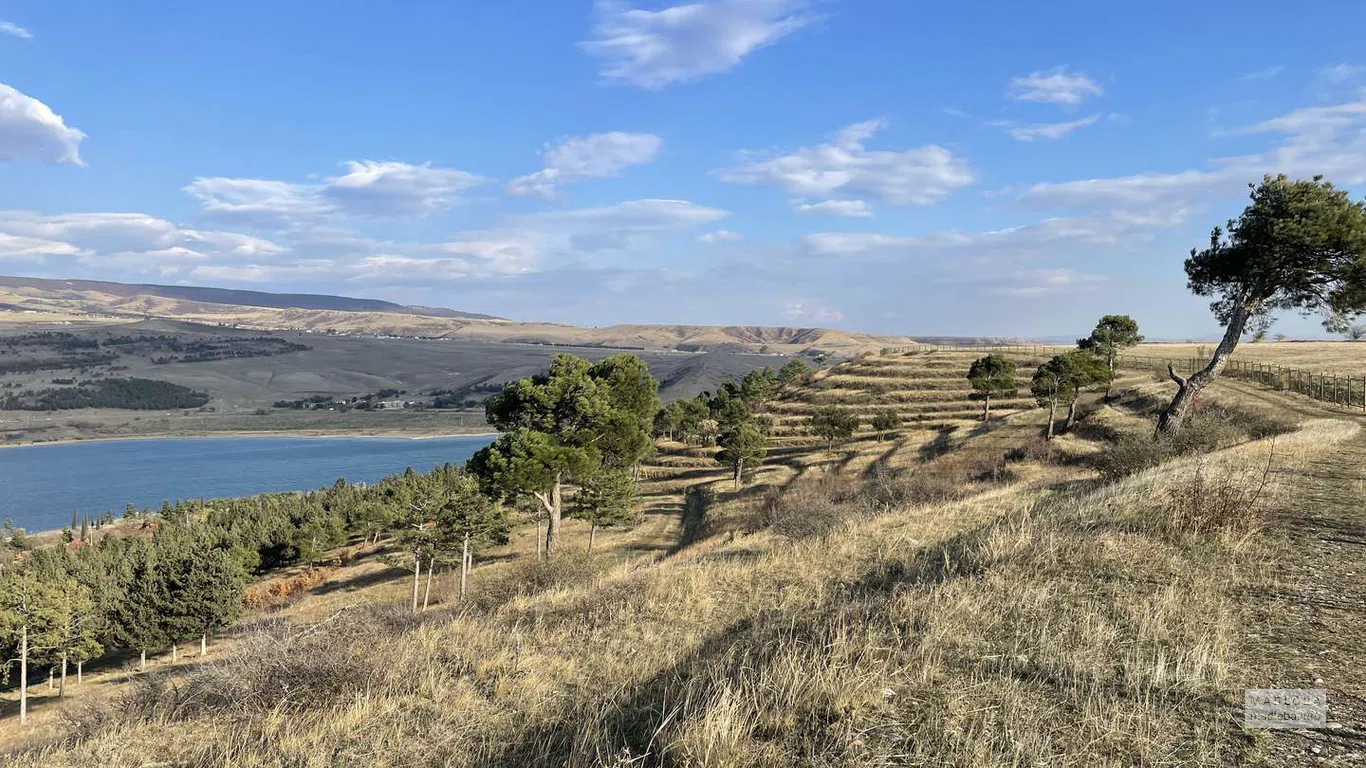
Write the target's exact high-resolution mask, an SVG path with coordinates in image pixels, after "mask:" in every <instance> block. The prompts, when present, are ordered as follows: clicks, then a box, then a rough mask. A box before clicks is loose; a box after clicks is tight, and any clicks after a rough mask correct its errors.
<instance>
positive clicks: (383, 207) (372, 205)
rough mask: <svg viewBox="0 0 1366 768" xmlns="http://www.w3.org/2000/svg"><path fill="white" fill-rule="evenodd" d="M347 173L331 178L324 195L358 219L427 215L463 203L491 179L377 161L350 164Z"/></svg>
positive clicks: (324, 188)
mask: <svg viewBox="0 0 1366 768" xmlns="http://www.w3.org/2000/svg"><path fill="white" fill-rule="evenodd" d="M344 165H345V167H346V169H347V171H346V173H345V174H344V175H342V176H335V177H332V178H330V179H327V181H326V183H324V185H323V187H322V196H323V197H324V198H326V199H327V200H329V201H331V202H332V203H333V204H335V205H336V206H337V208H338V209H340V210H341V211H342V212H344V213H348V214H352V215H356V216H425V215H427V214H429V213H433V212H435V211H438V210H441V209H443V208H449V207H451V206H453V205H456V204H458V203H460V202H461V195H462V194H463V193H464V192H466V191H468V190H470V189H473V188H475V187H478V186H480V185H482V184H484V183H486V182H487V181H488V180H487V179H485V178H483V177H481V176H476V175H475V174H473V173H469V172H467V171H460V170H455V169H451V168H433V167H432V165H431V163H424V164H422V165H410V164H408V163H397V162H375V161H373V160H361V161H354V160H353V161H348V162H346V163H345V164H344Z"/></svg>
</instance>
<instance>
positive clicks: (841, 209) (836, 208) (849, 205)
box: [792, 200, 873, 219]
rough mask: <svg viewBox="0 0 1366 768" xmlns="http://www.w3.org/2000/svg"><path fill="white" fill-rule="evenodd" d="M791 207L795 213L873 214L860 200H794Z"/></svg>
mask: <svg viewBox="0 0 1366 768" xmlns="http://www.w3.org/2000/svg"><path fill="white" fill-rule="evenodd" d="M792 209H793V210H794V211H796V212H797V213H824V214H828V215H830V216H846V217H848V218H852V219H866V218H869V217H871V216H872V215H873V211H872V209H871V208H869V207H868V203H866V202H864V201H862V200H825V201H823V202H819V203H808V202H806V201H805V200H794V201H792Z"/></svg>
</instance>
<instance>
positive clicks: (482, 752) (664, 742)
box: [15, 421, 1357, 768]
mask: <svg viewBox="0 0 1366 768" xmlns="http://www.w3.org/2000/svg"><path fill="white" fill-rule="evenodd" d="M1356 432H1357V427H1355V426H1354V425H1351V424H1347V423H1344V422H1338V421H1327V422H1314V423H1311V424H1308V425H1307V426H1306V427H1305V428H1304V429H1303V430H1302V431H1300V432H1298V433H1296V434H1295V435H1292V436H1289V437H1283V438H1281V439H1279V440H1278V441H1277V443H1276V447H1275V451H1276V455H1277V457H1278V458H1277V460H1276V468H1277V472H1276V475H1275V477H1274V478H1273V480H1272V481H1271V482H1270V483H1269V484H1268V486H1267V487H1266V488H1265V489H1264V492H1263V494H1262V495H1261V499H1262V500H1261V501H1260V502H1259V504H1263V505H1265V506H1266V507H1267V508H1272V507H1274V506H1275V504H1277V503H1278V500H1279V499H1281V498H1282V497H1283V495H1284V493H1285V491H1286V488H1287V487H1290V486H1293V484H1294V483H1295V482H1296V480H1297V473H1300V472H1302V471H1303V465H1304V462H1306V461H1308V460H1310V459H1312V458H1313V457H1314V456H1316V455H1317V454H1318V453H1321V452H1323V451H1327V450H1332V449H1333V446H1334V445H1335V444H1337V443H1339V442H1341V441H1344V440H1348V439H1351V438H1352V437H1353V436H1354V435H1355V434H1356ZM1268 449H1269V446H1268V444H1266V443H1251V444H1247V445H1244V446H1241V447H1238V448H1234V449H1231V450H1228V451H1224V452H1220V453H1218V454H1213V455H1210V456H1205V457H1197V458H1190V459H1182V460H1179V461H1177V462H1175V463H1173V464H1170V465H1167V466H1164V467H1160V468H1157V469H1153V470H1149V471H1147V472H1144V473H1140V474H1138V475H1135V476H1132V477H1129V478H1127V479H1125V480H1123V481H1121V482H1119V483H1117V484H1114V485H1111V486H1108V487H1104V488H1101V489H1099V490H1094V491H1090V492H1080V493H1078V492H1060V491H1058V490H1050V489H1046V488H1030V487H1028V486H1026V485H1024V484H1020V483H1017V484H1013V485H1008V486H999V487H990V486H988V488H989V490H985V491H983V492H980V493H978V494H976V495H974V496H972V497H971V498H969V499H964V500H961V501H955V502H947V503H940V504H931V505H919V506H910V507H902V506H898V507H891V508H885V509H879V508H878V507H877V506H876V505H872V506H869V505H867V504H864V503H863V502H858V501H857V499H858V498H864V497H859V496H853V497H851V498H850V500H848V501H847V502H846V504H847V505H852V507H851V509H850V510H849V511H847V513H846V515H845V516H844V517H842V518H840V519H838V520H836V521H835V522H834V523H833V526H832V527H830V528H829V529H828V530H827V532H826V533H825V535H823V536H813V537H810V538H801V539H797V540H791V539H788V538H785V537H782V536H779V535H777V534H775V533H773V532H770V531H762V532H757V533H753V534H749V535H739V536H736V537H734V538H732V537H731V536H730V535H716V536H712V537H711V538H709V539H707V540H704V541H702V542H701V543H698V544H695V545H693V546H691V547H689V548H685V549H683V550H681V551H680V552H678V553H676V554H672V555H651V556H647V557H644V558H642V557H627V558H624V559H623V558H610V557H609V558H607V559H601V558H598V559H584V558H581V557H572V556H570V555H569V553H570V552H571V550H570V548H568V547H567V548H566V556H565V557H564V558H562V562H561V564H560V565H558V566H557V568H559V571H557V572H556V573H554V574H549V575H548V574H545V573H540V574H536V573H532V572H531V571H528V570H527V567H526V566H525V565H523V566H515V565H509V566H507V567H506V569H505V571H504V572H503V573H501V574H498V575H497V577H496V578H495V577H494V576H493V575H491V574H485V575H483V576H481V579H480V582H479V586H478V587H476V594H475V597H474V604H475V605H476V606H482V607H470V608H465V609H461V610H454V611H444V610H443V611H440V612H436V613H434V614H433V615H431V616H428V617H425V618H423V619H419V620H413V619H410V618H406V617H403V616H401V615H399V614H391V613H388V612H386V611H383V610H379V611H366V610H363V609H357V610H353V611H342V612H341V613H340V614H336V613H335V612H334V613H333V614H329V615H333V616H336V617H335V618H332V619H331V621H330V623H328V624H326V625H324V626H322V627H320V628H318V629H312V628H310V625H309V624H307V623H301V624H298V625H296V626H293V627H291V628H276V629H272V630H269V631H266V630H262V631H261V633H251V634H248V636H246V637H244V638H243V639H242V640H241V642H240V643H239V645H238V646H237V648H236V650H235V652H234V653H233V655H232V656H231V657H230V658H226V659H220V660H217V661H212V662H211V664H210V665H209V666H208V667H206V668H204V669H203V670H202V671H201V672H199V673H198V674H194V675H190V676H188V677H186V678H185V679H184V680H183V681H181V682H179V683H172V684H169V685H168V686H164V687H155V686H153V687H147V688H145V689H143V690H141V692H140V693H138V694H137V695H134V696H131V697H129V698H128V699H126V700H125V703H124V704H123V705H122V708H121V709H122V711H114V710H108V709H106V710H104V711H103V713H102V714H100V713H86V714H85V715H83V716H81V717H80V718H78V720H79V721H80V722H83V723H92V722H93V723H98V727H97V728H94V729H93V730H92V731H91V733H90V734H89V735H88V736H87V737H86V738H84V739H83V740H81V741H80V742H79V743H76V744H74V745H72V746H70V747H54V748H51V749H48V750H44V751H42V752H39V753H30V754H26V755H22V756H19V757H17V758H16V761H15V765H20V766H26V765H35V766H36V765H44V766H64V765H91V764H103V765H107V766H110V768H117V767H119V766H133V765H146V764H149V763H161V764H171V765H235V766H276V765H291V766H330V765H374V766H400V765H402V766H436V765H442V766H446V765H452V766H460V765H469V766H476V765H478V766H486V765H519V766H520V765H570V766H597V765H617V766H625V765H705V766H752V765H795V764H820V765H842V766H884V765H893V764H925V765H959V766H1017V765H1039V766H1043V765H1050V766H1052V765H1079V766H1080V765H1086V766H1096V765H1099V766H1105V765H1113V766H1128V765H1136V764H1143V765H1172V766H1176V765H1182V766H1185V765H1224V764H1228V763H1229V762H1233V761H1237V760H1241V759H1243V758H1245V757H1247V756H1248V750H1249V749H1250V748H1252V746H1253V745H1252V743H1251V742H1249V741H1248V740H1247V739H1246V738H1245V737H1244V735H1243V734H1242V732H1241V731H1240V730H1239V729H1238V728H1237V727H1236V726H1235V725H1234V724H1233V723H1232V722H1231V721H1230V719H1229V718H1228V716H1227V714H1226V713H1227V712H1228V710H1229V709H1230V708H1231V707H1233V706H1234V705H1235V704H1236V701H1235V699H1236V696H1235V695H1234V692H1235V691H1236V690H1237V689H1238V688H1239V686H1241V685H1242V684H1243V677H1244V675H1245V674H1246V673H1245V671H1244V669H1243V660H1242V659H1241V658H1240V653H1239V634H1240V630H1239V623H1240V610H1241V609H1240V605H1239V602H1238V600H1237V599H1236V598H1235V594H1236V593H1237V592H1238V591H1239V590H1240V589H1242V588H1244V587H1245V586H1246V584H1247V582H1248V580H1249V579H1256V578H1259V576H1258V575H1257V574H1258V573H1259V571H1258V568H1257V567H1256V566H1257V564H1258V563H1259V562H1263V561H1265V559H1266V558H1267V557H1269V556H1271V555H1273V554H1274V551H1268V547H1273V548H1274V546H1275V545H1276V540H1275V539H1274V538H1270V539H1268V538H1264V537H1258V536H1253V535H1251V534H1250V533H1249V531H1247V530H1244V529H1241V528H1240V529H1230V530H1216V531H1212V532H1204V533H1200V534H1197V533H1193V532H1191V531H1188V530H1186V529H1184V528H1183V527H1182V526H1180V525H1173V524H1171V522H1172V520H1173V518H1172V517H1171V516H1172V515H1173V514H1174V512H1175V510H1173V509H1172V508H1171V506H1170V505H1169V503H1168V501H1167V500H1168V499H1169V498H1170V492H1171V491H1172V490H1173V489H1178V488H1180V487H1181V485H1182V483H1183V482H1185V481H1186V479H1187V478H1189V477H1190V476H1191V475H1192V474H1193V473H1195V472H1196V471H1197V470H1198V471H1199V472H1202V473H1204V474H1205V475H1206V476H1213V475H1219V474H1221V473H1233V474H1230V475H1229V476H1230V477H1233V476H1234V475H1236V473H1238V472H1240V471H1242V469H1241V468H1243V467H1246V466H1259V465H1260V463H1261V461H1262V460H1263V459H1264V458H1265V455H1266V452H1267V451H1268ZM811 482H816V481H815V480H814V479H813V480H812V481H811ZM821 487H822V486H821V484H820V483H816V485H811V484H810V483H801V484H798V485H794V486H793V487H792V491H791V492H792V493H793V494H794V496H793V497H792V498H790V499H789V501H788V503H789V504H795V505H798V506H800V505H802V504H813V503H817V502H819V500H820V499H821V498H822V494H826V496H828V494H829V493H830V491H828V490H818V489H819V488H821ZM860 505H862V506H860ZM754 507H755V503H754V501H753V499H751V498H744V497H741V498H736V499H734V500H732V501H729V502H723V503H722V504H721V505H720V506H718V507H717V508H715V509H713V510H712V516H713V518H714V520H715V521H716V525H717V526H719V527H720V528H722V529H724V528H725V524H726V521H727V520H729V519H731V518H732V517H733V516H739V517H744V516H747V515H752V514H753V513H754V511H755V510H754ZM732 530H733V529H732ZM528 579H534V580H537V583H540V584H541V585H542V586H541V588H540V590H539V591H531V592H527V591H525V590H519V589H518V588H516V585H517V584H520V583H523V582H526V581H527V580H528ZM509 589H511V591H509ZM330 607H331V606H329V608H330ZM281 648H284V649H286V650H285V651H281V650H280V649H281ZM206 691H215V692H218V693H217V694H216V695H217V698H215V697H214V696H206V693H205V692H206ZM225 692H226V693H225ZM264 692H268V695H266V694H265V693H264Z"/></svg>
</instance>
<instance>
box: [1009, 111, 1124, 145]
mask: <svg viewBox="0 0 1366 768" xmlns="http://www.w3.org/2000/svg"><path fill="white" fill-rule="evenodd" d="M1098 120H1100V115H1091V116H1090V117H1083V118H1082V119H1080V120H1072V121H1069V122H1063V123H1036V124H1033V125H1012V124H1005V125H1004V127H1006V129H1007V130H1008V131H1009V132H1010V135H1011V136H1012V137H1013V138H1015V139H1016V140H1018V141H1034V140H1036V139H1046V140H1049V141H1056V140H1058V139H1061V138H1062V137H1064V136H1066V135H1067V134H1069V133H1071V132H1073V131H1075V130H1077V129H1079V128H1085V127H1086V126H1088V125H1095V124H1096V121H1098Z"/></svg>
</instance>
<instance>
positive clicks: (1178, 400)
mask: <svg viewBox="0 0 1366 768" xmlns="http://www.w3.org/2000/svg"><path fill="white" fill-rule="evenodd" d="M1251 198H1252V202H1251V203H1250V204H1249V205H1248V206H1247V208H1246V209H1244V210H1243V213H1242V215H1241V216H1239V217H1238V219H1237V220H1235V221H1230V222H1228V227H1227V229H1221V228H1218V227H1216V228H1215V229H1214V232H1213V233H1212V234H1211V235H1210V242H1209V247H1208V248H1205V249H1204V250H1202V251H1195V250H1192V251H1191V255H1190V258H1189V259H1187V260H1186V276H1187V278H1188V285H1189V287H1190V290H1191V291H1192V292H1194V293H1195V294H1196V295H1197V296H1208V297H1213V299H1214V301H1213V302H1212V303H1211V304H1210V309H1211V310H1213V312H1214V315H1215V317H1217V318H1218V319H1219V322H1220V323H1221V324H1223V326H1224V337H1223V339H1222V340H1221V341H1220V342H1219V346H1218V347H1217V348H1215V350H1214V356H1213V357H1212V358H1211V359H1210V361H1209V363H1208V364H1206V365H1205V367H1204V368H1202V369H1200V370H1198V371H1196V372H1195V373H1193V374H1191V375H1190V377H1189V378H1187V377H1182V376H1180V375H1178V374H1177V373H1176V370H1175V369H1174V368H1173V367H1172V366H1170V365H1168V366H1167V373H1168V375H1169V376H1171V379H1172V381H1174V382H1176V386H1177V390H1176V396H1175V397H1173V398H1172V401H1171V403H1170V404H1169V405H1168V406H1167V408H1166V409H1165V410H1164V411H1163V412H1162V415H1161V417H1160V418H1159V419H1158V423H1157V427H1158V430H1159V431H1160V432H1166V433H1173V432H1177V431H1179V430H1180V429H1181V428H1182V426H1184V424H1185V422H1186V417H1187V415H1188V414H1189V412H1190V407H1191V403H1193V402H1194V401H1195V396H1196V394H1197V393H1199V392H1200V390H1202V389H1204V388H1205V387H1206V386H1208V385H1209V383H1210V382H1211V381H1213V380H1214V379H1215V378H1216V377H1218V375H1219V374H1220V372H1222V371H1223V369H1224V366H1225V365H1226V364H1227V363H1228V359H1229V357H1230V356H1231V355H1232V354H1233V350H1234V349H1235V348H1236V347H1237V346H1238V341H1239V340H1240V339H1241V338H1242V337H1243V334H1244V333H1245V332H1247V330H1248V329H1249V328H1255V327H1257V324H1258V322H1259V321H1264V320H1267V319H1269V318H1270V315H1271V313H1273V312H1275V311H1277V310H1284V309H1294V310H1299V311H1302V312H1318V313H1322V314H1324V315H1326V316H1328V317H1335V316H1348V317H1350V316H1355V315H1359V314H1361V313H1363V312H1366V202H1353V201H1352V200H1351V199H1350V198H1349V197H1348V195H1347V192H1346V191H1345V190H1340V189H1336V188H1334V187H1333V185H1332V184H1330V183H1329V182H1327V181H1324V180H1323V178H1322V177H1320V176H1315V177H1314V178H1313V179H1312V180H1309V181H1304V180H1301V181H1291V180H1289V179H1287V178H1286V177H1285V176H1277V177H1274V178H1273V177H1271V176H1267V177H1265V178H1264V179H1263V180H1262V183H1261V184H1258V185H1256V186H1255V187H1253V188H1252V195H1251Z"/></svg>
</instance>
